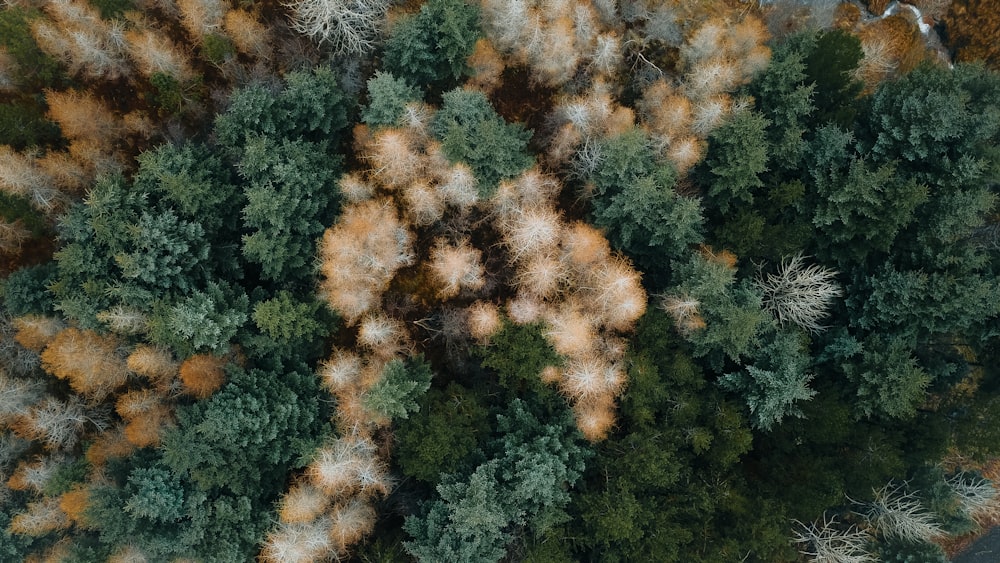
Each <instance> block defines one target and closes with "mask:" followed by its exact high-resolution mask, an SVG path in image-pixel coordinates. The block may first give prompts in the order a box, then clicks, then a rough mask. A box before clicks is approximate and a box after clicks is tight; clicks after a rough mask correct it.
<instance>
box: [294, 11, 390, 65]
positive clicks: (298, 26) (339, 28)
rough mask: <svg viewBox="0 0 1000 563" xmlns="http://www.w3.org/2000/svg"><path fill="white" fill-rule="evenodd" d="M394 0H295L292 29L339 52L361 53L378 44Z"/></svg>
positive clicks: (341, 53) (344, 53) (342, 53)
mask: <svg viewBox="0 0 1000 563" xmlns="http://www.w3.org/2000/svg"><path fill="white" fill-rule="evenodd" d="M390 4H392V2H391V0H296V1H293V2H289V3H288V4H286V6H287V7H289V8H291V9H292V12H293V13H292V28H293V29H294V30H295V31H297V32H299V33H301V34H303V35H307V36H309V37H310V38H311V39H312V40H313V41H315V42H316V43H318V44H320V45H322V44H324V43H328V44H329V45H330V46H331V48H332V49H333V51H334V53H336V54H338V55H346V54H362V53H366V52H368V51H370V50H371V49H372V48H373V47H375V44H376V39H378V34H379V28H380V27H381V24H382V21H383V20H384V18H385V13H386V11H387V10H388V9H389V6H390Z"/></svg>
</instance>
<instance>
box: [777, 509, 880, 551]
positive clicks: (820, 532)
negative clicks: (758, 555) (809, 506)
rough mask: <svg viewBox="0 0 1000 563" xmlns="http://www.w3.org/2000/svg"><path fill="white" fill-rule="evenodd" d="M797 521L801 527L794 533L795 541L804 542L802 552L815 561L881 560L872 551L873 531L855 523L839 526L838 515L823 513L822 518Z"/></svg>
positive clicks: (793, 538) (793, 539)
mask: <svg viewBox="0 0 1000 563" xmlns="http://www.w3.org/2000/svg"><path fill="white" fill-rule="evenodd" d="M793 522H794V523H795V524H796V525H797V526H798V529H797V530H795V532H794V533H793V534H792V541H793V542H795V543H797V544H802V549H800V550H799V553H801V554H802V555H805V556H806V557H809V558H810V559H809V561H810V562H811V563H869V562H874V561H877V560H878V559H876V557H875V556H874V555H872V554H871V553H869V552H868V545H869V544H870V543H871V541H872V536H871V534H869V533H868V532H867V531H865V530H860V529H858V528H856V527H855V526H853V525H852V526H848V527H847V528H843V527H840V526H837V517H836V516H832V517H830V518H827V516H826V513H823V518H822V520H820V521H818V522H811V523H809V524H803V523H802V522H799V521H798V520H794V521H793Z"/></svg>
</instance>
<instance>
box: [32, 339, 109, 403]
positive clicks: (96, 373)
mask: <svg viewBox="0 0 1000 563" xmlns="http://www.w3.org/2000/svg"><path fill="white" fill-rule="evenodd" d="M117 348H118V341H117V340H116V339H115V338H113V337H110V336H102V335H100V334H97V333H96V332H93V331H89V330H79V329H76V328H68V329H66V330H64V331H62V332H60V333H59V334H58V335H57V336H56V337H55V338H54V339H53V340H52V343H50V344H49V345H48V347H46V348H45V351H44V352H42V368H43V369H45V371H47V372H49V373H51V374H52V375H54V376H56V377H58V378H60V379H67V380H69V384H70V387H72V388H73V390H74V391H76V392H77V393H80V394H82V395H84V396H86V397H88V398H91V399H94V400H101V399H103V398H104V397H106V396H107V395H108V394H109V393H111V392H112V391H114V390H115V389H117V388H118V387H121V386H122V385H124V384H125V381H126V380H127V379H128V370H127V369H126V367H125V362H124V361H123V360H122V359H121V358H119V357H118V355H117V353H116V350H117Z"/></svg>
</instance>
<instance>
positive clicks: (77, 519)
mask: <svg viewBox="0 0 1000 563" xmlns="http://www.w3.org/2000/svg"><path fill="white" fill-rule="evenodd" d="M89 505H90V491H89V490H87V489H86V488H84V487H74V488H73V489H72V490H70V491H68V492H65V493H63V494H62V495H61V496H60V497H59V508H60V509H62V511H63V512H65V513H66V516H68V517H69V519H70V521H71V522H73V523H74V524H76V525H78V526H84V525H86V519H85V517H84V512H86V510H87V507H88V506H89Z"/></svg>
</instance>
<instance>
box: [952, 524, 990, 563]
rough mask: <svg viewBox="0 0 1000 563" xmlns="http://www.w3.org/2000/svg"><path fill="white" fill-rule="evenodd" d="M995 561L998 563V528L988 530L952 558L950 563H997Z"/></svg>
mask: <svg viewBox="0 0 1000 563" xmlns="http://www.w3.org/2000/svg"><path fill="white" fill-rule="evenodd" d="M997 561H1000V526H994V527H992V528H990V529H989V530H988V531H986V533H984V534H983V535H981V536H979V538H977V539H976V540H975V541H974V542H972V543H971V544H969V545H968V546H967V547H966V548H965V549H963V550H962V551H961V552H960V553H958V554H957V555H955V556H954V557H953V558H952V563H997Z"/></svg>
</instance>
